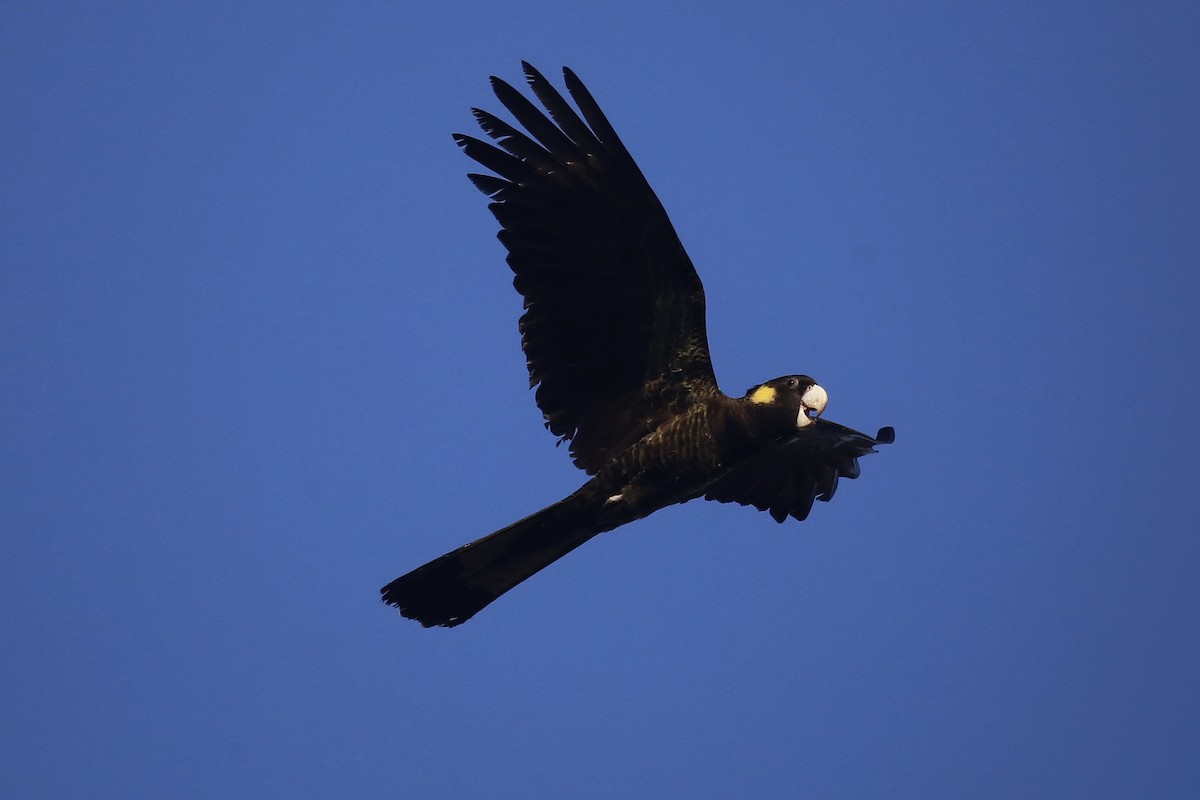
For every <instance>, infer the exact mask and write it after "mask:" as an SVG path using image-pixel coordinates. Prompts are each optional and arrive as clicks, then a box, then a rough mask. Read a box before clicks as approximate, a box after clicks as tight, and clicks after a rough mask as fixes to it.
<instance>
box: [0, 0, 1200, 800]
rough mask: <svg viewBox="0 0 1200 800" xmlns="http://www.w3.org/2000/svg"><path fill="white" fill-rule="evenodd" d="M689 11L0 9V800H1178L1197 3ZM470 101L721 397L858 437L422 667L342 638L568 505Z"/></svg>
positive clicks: (436, 642) (681, 512)
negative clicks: (508, 111)
mask: <svg viewBox="0 0 1200 800" xmlns="http://www.w3.org/2000/svg"><path fill="white" fill-rule="evenodd" d="M422 6H424V8H422ZM733 9H734V6H732V5H729V6H727V8H726V10H716V6H714V7H713V8H711V9H708V10H705V9H704V8H703V7H698V6H697V5H696V4H694V3H659V4H655V3H645V2H625V1H624V0H618V1H617V2H609V3H598V4H588V5H587V7H586V8H585V7H583V5H582V4H571V3H561V2H545V3H536V2H513V3H476V2H457V3H440V4H425V3H413V2H408V3H401V2H396V3H363V4H357V3H351V4H336V5H335V4H311V3H310V4H302V3H301V4H297V3H279V4H266V3H256V4H245V3H209V4H196V5H184V4H165V3H116V4H70V3H63V4H56V3H15V2H14V3H7V4H6V5H5V6H4V10H3V11H0V92H2V94H0V98H2V102H3V108H4V115H3V117H4V121H3V124H2V125H0V214H2V216H0V225H2V226H3V230H2V236H0V530H2V539H0V542H2V555H0V609H2V610H0V636H2V647H3V653H2V655H0V678H2V686H0V706H2V708H3V711H2V712H0V784H2V785H3V787H4V793H5V794H6V796H9V797H14V798H62V797H96V798H99V797H113V798H129V797H178V798H214V797H222V798H225V797H254V798H273V797H289V798H295V797H348V798H359V797H363V798H367V797H412V798H433V797H452V798H458V797H480V798H483V797H488V798H530V797H572V798H575V797H578V798H593V797H594V798H607V797H690V798H729V797H755V798H795V797H819V798H834V797H846V798H859V797H914V798H916V797H920V798H929V797H937V798H961V797H973V798H982V797H987V798H991V797H995V798H1011V797H1044V798H1062V797H1087V798H1130V797H1156V798H1176V797H1178V798H1183V797H1194V796H1196V794H1195V792H1196V788H1197V786H1198V785H1200V755H1198V742H1200V687H1198V675H1200V663H1198V662H1200V657H1198V656H1200V642H1198V637H1200V633H1198V632H1200V624H1198V623H1200V619H1198V618H1200V587H1198V585H1197V577H1198V575H1200V572H1198V568H1200V544H1198V541H1200V539H1198V531H1197V526H1196V523H1195V516H1196V514H1195V507H1196V497H1197V495H1196V492H1197V481H1196V478H1197V471H1198V470H1197V467H1196V463H1197V462H1196V459H1197V457H1198V456H1197V451H1198V447H1197V445H1200V441H1198V438H1200V437H1198V436H1197V431H1196V422H1195V415H1194V411H1195V408H1196V398H1197V397H1198V396H1200V394H1198V388H1200V387H1198V381H1197V372H1198V368H1200V332H1198V327H1200V326H1198V324H1197V310H1196V309H1197V300H1198V295H1200V292H1198V279H1197V271H1196V268H1197V262H1198V259H1200V191H1198V188H1197V187H1198V178H1200V169H1198V160H1200V159H1198V156H1197V143H1198V142H1200V125H1198V122H1197V113H1198V112H1197V109H1198V108H1200V91H1198V87H1200V57H1198V56H1197V51H1198V48H1197V41H1200V12H1198V11H1197V6H1196V4H1194V3H1183V2H1179V3H1154V2H1150V3H1146V2H1142V3H1112V2H1109V3H1103V2H1101V3H1095V2H1074V3H1064V2H1042V3H1007V2H1006V3H996V2H972V3H912V2H894V3H865V4H864V3H853V4H849V3H847V4H841V3H833V4H831V3H809V2H802V3H796V2H787V3H783V2H780V3H774V4H754V3H751V4H748V5H743V6H741V7H739V8H738V10H733ZM522 58H525V59H528V60H530V61H531V62H533V63H534V64H536V65H538V66H539V67H541V69H542V70H543V71H544V72H546V74H547V75H550V76H552V77H553V78H554V80H555V81H556V82H558V81H559V80H560V79H559V67H560V66H561V65H562V64H569V65H571V66H572V67H573V68H574V69H576V70H577V71H578V72H579V74H580V75H581V77H582V78H583V79H584V80H585V82H587V84H588V85H589V87H590V88H591V90H592V92H593V93H594V94H595V96H596V97H597V99H598V100H599V101H600V103H601V105H602V107H603V108H604V109H605V110H606V111H607V113H608V115H609V117H610V118H611V120H612V121H613V123H614V125H615V126H616V128H617V130H618V131H619V132H620V133H621V135H622V136H623V137H624V139H625V142H626V144H627V145H628V146H629V148H630V150H631V151H632V152H633V154H634V156H635V157H636V158H637V159H638V161H639V163H640V164H641V165H642V167H643V170H644V171H645V173H646V175H647V177H648V178H649V180H650V182H651V184H652V185H653V186H654V187H655V189H656V191H657V192H658V194H659V196H660V198H661V199H662V201H663V203H664V204H665V206H666V208H667V210H668V211H669V213H670V214H671V216H672V219H673V220H674V222H675V226H676V228H677V229H678V231H679V234H680V236H681V237H682V239H683V241H684V243H685V245H686V246H687V248H688V250H689V252H690V254H691V256H692V259H693V261H694V262H695V263H696V266H697V268H698V270H699V272H700V274H701V277H702V278H703V280H704V282H705V285H706V287H707V291H708V307H709V320H708V324H709V338H710V341H711V344H712V351H713V358H714V362H715V364H716V369H717V375H718V378H719V379H720V381H721V383H722V386H723V387H724V388H725V389H726V391H728V392H730V393H734V394H741V393H742V392H743V391H744V390H745V389H746V387H748V386H750V385H752V384H754V383H757V382H758V381H760V380H764V379H767V378H770V377H774V376H776V375H780V374H786V373H790V372H806V373H809V374H811V375H813V376H815V377H817V378H818V379H819V380H820V381H821V383H822V384H823V385H824V386H825V387H826V388H827V389H828V390H829V393H830V397H831V401H830V406H829V409H828V410H827V412H826V416H827V417H828V418H829V419H832V420H835V421H838V422H841V423H844V424H847V425H851V426H854V427H857V428H860V429H864V430H867V431H874V430H875V429H876V428H877V427H879V426H881V425H894V426H895V427H896V430H897V442H896V444H895V445H894V446H892V447H889V448H886V449H885V450H883V451H882V452H881V453H880V454H879V455H877V456H871V457H869V458H867V459H864V460H863V462H862V467H863V476H862V478H861V479H860V480H858V481H856V482H851V483H843V484H842V486H841V488H840V490H839V492H838V496H837V497H836V498H835V499H834V501H833V502H832V503H829V504H827V505H826V504H819V505H818V507H817V508H816V509H814V512H813V514H812V516H811V517H810V519H809V520H808V521H807V522H805V523H803V524H799V523H795V522H789V523H788V524H785V525H782V526H779V525H776V524H775V523H774V522H772V521H771V519H770V518H769V517H768V516H767V515H765V514H761V513H758V512H755V511H753V510H752V509H746V508H741V507H736V506H722V505H717V504H712V503H703V502H695V503H692V504H689V505H687V506H682V507H677V508H672V509H668V510H665V511H662V512H660V513H658V514H656V515H655V516H653V517H652V518H650V519H648V520H645V521H642V522H639V523H636V524H634V525H631V526H629V527H626V528H622V529H621V530H619V531H617V532H614V533H611V534H607V535H605V536H602V537H600V538H598V539H597V540H595V541H593V542H591V543H590V544H588V545H587V546H586V547H584V548H582V549H581V550H580V551H578V552H576V553H574V554H572V555H571V556H570V557H569V558H567V559H565V560H564V561H562V562H561V563H559V564H556V565H555V566H554V567H553V568H551V569H549V570H547V571H546V572H544V573H542V574H541V575H539V576H537V577H536V578H535V579H533V580H531V581H530V582H528V583H527V584H525V585H523V586H521V587H520V588H519V589H517V590H516V591H514V592H513V593H512V594H510V595H509V596H506V597H505V598H503V599H502V600H501V601H499V602H497V603H496V604H494V605H493V606H492V607H490V608H489V609H487V610H486V611H485V612H484V613H482V614H480V615H479V616H478V617H477V618H475V619H474V620H472V621H471V622H470V623H469V624H467V625H465V626H463V627H461V628H457V629H454V630H449V631H447V630H440V629H439V630H425V629H422V628H421V627H419V626H418V625H416V624H415V623H412V622H409V621H406V620H403V619H401V618H399V617H398V616H397V615H396V614H395V612H394V611H392V610H390V609H388V608H386V607H384V606H382V605H381V604H380V603H379V601H378V594H377V592H378V588H379V587H380V586H381V585H383V584H384V583H386V582H387V581H389V580H391V579H392V578H394V577H396V576H397V575H400V574H401V573H404V572H407V571H408V570H409V569H411V568H413V567H415V566H417V565H418V564H421V563H423V562H424V561H426V560H428V559H430V558H432V557H434V556H437V555H440V554H441V553H443V552H445V551H447V550H449V549H452V548H454V547H457V546H458V545H460V544H462V543H464V542H466V541H468V540H470V539H473V538H476V537H478V536H480V535H483V534H485V533H488V532H490V531H492V530H494V529H496V528H499V527H501V526H503V525H505V524H507V523H509V522H512V521H513V520H515V519H517V518H519V517H521V516H524V515H525V514H527V513H530V512H532V511H534V510H536V509H538V508H540V507H542V506H544V505H547V504H548V503H550V502H552V501H554V500H557V499H558V498H559V497H561V496H563V495H565V494H566V493H568V492H569V491H571V490H573V489H574V488H575V487H576V486H577V485H578V484H579V483H580V482H581V474H580V473H577V472H576V471H575V470H574V469H573V468H572V466H571V465H570V463H569V460H568V458H567V454H566V452H565V449H555V447H554V440H553V437H551V436H550V434H548V433H547V432H546V431H545V430H543V428H542V426H541V420H540V416H539V413H538V411H537V409H536V408H535V406H534V403H533V396H532V394H531V393H530V392H529V391H528V390H527V388H526V381H527V379H526V375H525V371H524V362H523V358H522V356H521V353H520V351H519V347H518V343H519V342H518V335H517V331H516V320H517V317H518V315H519V313H520V309H521V301H520V298H519V297H518V296H517V295H516V293H515V292H514V291H513V290H512V288H511V283H510V280H511V275H510V273H509V272H508V269H507V267H506V266H505V265H504V261H503V250H502V248H501V246H500V245H499V243H498V242H497V241H496V240H495V230H496V225H495V223H494V221H493V220H492V218H491V217H490V215H489V214H488V213H487V210H486V199H485V198H484V197H483V196H482V195H480V194H479V193H478V192H476V191H475V190H474V189H473V188H472V187H471V186H470V184H469V183H468V182H467V180H466V178H465V177H464V173H465V172H466V171H467V170H468V167H469V166H470V165H469V163H468V160H467V159H466V158H465V157H464V156H463V155H462V154H461V153H460V152H459V151H458V150H457V148H456V147H455V146H454V144H453V142H452V141H451V138H450V134H451V133H452V132H454V131H471V129H472V128H473V121H472V118H471V116H470V113H469V108H470V107H471V106H473V105H478V106H481V107H484V108H489V109H492V110H499V104H498V103H497V102H496V101H495V99H494V98H493V97H492V95H491V93H490V91H489V88H488V84H487V77H488V76H489V75H490V74H499V75H501V76H503V77H505V78H507V79H508V80H510V81H513V82H517V81H519V80H520V66H519V60H520V59H522ZM560 85H561V84H560Z"/></svg>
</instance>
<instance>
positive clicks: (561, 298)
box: [381, 64, 892, 626]
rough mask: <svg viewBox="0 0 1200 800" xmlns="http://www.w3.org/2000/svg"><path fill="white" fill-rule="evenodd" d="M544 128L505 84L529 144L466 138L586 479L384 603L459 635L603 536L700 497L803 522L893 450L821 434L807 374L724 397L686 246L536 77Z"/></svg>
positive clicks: (592, 126) (612, 143)
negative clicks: (866, 460) (869, 457)
mask: <svg viewBox="0 0 1200 800" xmlns="http://www.w3.org/2000/svg"><path fill="white" fill-rule="evenodd" d="M525 71H526V76H527V77H528V79H529V83H530V85H531V87H532V88H533V90H534V93H535V94H536V95H537V97H538V98H539V99H540V100H541V101H542V103H543V105H545V107H546V109H547V110H548V111H549V113H550V117H551V119H553V122H551V119H547V118H546V116H545V115H543V114H542V113H541V112H540V111H538V110H537V109H536V108H535V107H534V106H533V105H532V104H531V103H529V101H528V100H526V99H525V98H524V97H523V96H522V95H520V94H519V93H518V92H516V90H514V89H512V87H510V86H508V85H507V84H505V83H504V82H502V81H500V80H498V79H496V78H493V79H492V81H493V87H494V88H495V90H496V94H497V96H498V97H499V98H500V100H501V102H503V103H504V105H505V106H506V107H507V108H508V109H509V110H510V111H511V112H512V113H513V115H514V116H515V117H516V118H517V119H518V121H519V122H521V124H522V125H523V126H524V127H525V129H526V130H527V131H528V132H529V134H530V135H531V136H532V138H530V136H526V135H525V134H523V133H521V132H520V131H517V130H516V129H514V128H512V127H511V126H509V125H508V124H507V123H504V122H503V121H501V120H499V119H497V118H495V117H493V116H491V115H490V114H487V113H486V112H483V111H479V110H476V111H475V115H476V118H477V119H478V120H479V122H480V125H481V126H482V127H483V129H484V130H485V131H486V132H487V133H489V134H490V135H491V136H492V137H493V138H495V139H496V140H497V142H498V143H499V144H500V147H501V148H503V149H498V148H496V147H493V146H492V145H489V144H485V143H484V142H481V141H479V140H477V139H472V138H470V137H466V136H461V135H459V136H456V137H455V138H456V140H457V141H458V142H459V144H460V145H461V146H462V147H463V149H464V151H465V152H466V153H467V155H469V156H470V157H471V158H473V159H475V160H476V161H478V162H479V163H480V164H482V165H484V166H485V167H487V168H489V169H491V170H493V171H494V172H496V173H497V174H498V175H499V176H500V177H494V176H490V175H471V176H470V177H471V179H472V181H473V182H474V183H475V184H476V186H478V187H479V188H480V189H481V190H482V191H484V192H485V193H486V194H488V195H489V196H491V197H492V198H493V200H494V201H495V202H493V203H492V205H491V210H492V212H493V213H494V214H495V215H496V218H497V219H498V220H499V221H500V223H501V227H502V231H501V234H500V239H501V241H502V242H503V243H504V244H505V246H506V247H507V249H508V251H509V258H508V261H509V265H510V266H511V267H512V269H513V272H514V274H515V277H514V281H513V283H514V286H515V287H516V288H517V290H518V291H519V292H520V293H521V294H522V295H523V296H524V298H525V314H524V315H523V316H522V318H521V325H520V329H521V334H522V347H523V349H524V351H525V354H526V358H527V361H528V366H529V373H530V382H531V385H534V386H537V387H538V391H537V401H538V405H539V407H540V408H541V409H542V412H543V414H544V416H545V418H546V425H547V427H548V428H549V429H550V430H551V431H552V432H553V433H555V434H556V435H558V436H560V437H561V438H562V439H564V440H570V442H571V455H572V457H573V459H574V461H575V463H576V464H577V465H578V466H579V467H580V468H582V469H584V470H585V471H586V472H587V473H589V475H591V478H590V479H589V480H588V481H587V482H586V483H584V485H583V486H582V487H580V488H579V490H578V491H576V492H575V493H574V494H572V495H570V496H569V497H567V498H565V499H563V500H561V501H559V502H558V503H555V504H554V505H551V506H549V507H547V508H545V509H543V510H542V511H539V512H538V513H536V514H534V515H532V516H530V517H526V518H525V519H523V520H520V521H519V522H516V523H513V524H512V525H510V526H508V527H507V528H503V529H501V530H499V531H497V532H495V533H493V534H491V535H489V536H486V537H484V538H482V539H479V540H478V541H475V542H472V543H470V544H468V545H465V546H463V547H461V548H459V549H458V550H455V551H453V552H450V553H447V554H446V555H444V556H442V557H440V558H438V559H435V560H433V561H431V562H429V563H428V564H426V565H424V566H422V567H418V568H417V569H415V570H413V571H412V572H410V573H408V574H407V575H404V576H402V577H400V578H397V579H396V580H395V581H393V582H391V583H390V584H388V585H387V586H385V587H384V588H383V589H382V590H381V591H382V594H383V599H384V601H385V602H387V603H389V604H391V605H393V606H396V607H397V608H398V609H399V610H400V612H401V613H402V614H403V615H405V616H407V617H410V618H412V619H416V620H417V621H419V622H421V623H422V624H423V625H426V626H432V625H445V626H453V625H458V624H461V623H462V622H465V621H466V620H467V619H469V618H470V617H471V616H473V615H474V614H475V613H477V612H478V611H479V610H480V609H482V608H483V607H484V606H486V605H487V604H489V603H490V602H491V601H492V600H494V599H496V598H497V597H499V596H500V595H501V594H503V593H504V592H506V591H508V590H509V589H511V588H513V587H514V586H516V585H517V584H518V583H520V582H521V581H523V580H525V579H526V578H528V577H529V576H531V575H533V574H534V573H536V572H537V571H539V570H541V569H542V568H543V567H546V566H547V565H549V564H551V563H553V562H554V561H556V560H557V559H559V558H561V557H562V556H564V555H566V554H567V553H569V552H570V551H571V550H574V549H575V548H576V547H578V546H580V545H581V544H583V543H584V542H586V541H588V540H589V539H591V538H592V537H593V536H596V535H597V534H599V533H603V532H605V531H609V530H612V529H613V528H616V527H618V526H621V525H624V524H626V523H629V522H633V521H634V520H638V519H641V518H642V517H645V516H647V515H649V514H651V513H653V512H654V511H657V510H658V509H660V508H664V507H666V506H669V505H674V504H676V503H682V502H685V501H688V500H691V499H694V498H697V497H702V496H703V497H706V498H708V499H712V500H718V501H721V502H737V503H742V504H745V505H752V506H755V507H757V508H760V509H763V510H769V511H770V513H771V515H772V516H773V517H774V518H775V519H776V520H777V521H782V520H783V519H785V518H787V517H788V516H792V517H794V518H796V519H804V518H805V517H807V515H808V512H809V509H810V508H811V506H812V503H813V501H814V500H815V499H821V500H828V499H829V498H830V497H832V496H833V492H834V490H835V489H836V487H837V481H838V478H839V476H840V477H848V478H854V477H857V476H858V463H857V458H858V457H859V456H861V455H864V454H866V453H870V452H873V447H874V446H875V445H876V444H880V443H887V442H890V441H891V440H892V433H891V429H890V428H885V429H882V430H881V431H880V433H879V434H878V435H877V437H875V438H872V437H869V436H867V435H866V434H862V433H859V432H857V431H853V430H851V429H849V428H845V427H842V426H841V425H837V424H836V423H832V422H827V421H825V420H821V419H818V416H819V415H820V413H821V411H823V410H824V407H825V403H826V401H827V396H826V394H825V391H824V389H822V388H821V387H820V386H818V385H817V384H816V382H815V381H813V380H812V379H811V378H809V377H807V376H805V375H791V376H785V377H782V378H776V379H775V380H772V381H768V382H766V383H764V384H760V385H759V386H756V387H754V388H752V389H751V390H750V391H748V392H747V393H746V395H745V396H744V397H741V398H732V397H728V396H726V395H725V394H723V393H722V392H721V391H720V390H719V389H718V388H717V384H716V378H715V376H714V373H713V369H712V363H711V361H710V360H709V355H708V342H707V334H706V331H705V326H704V290H703V286H702V285H701V283H700V279H699V277H698V276H697V275H696V272H695V270H694V268H693V267H692V265H691V261H690V260H689V259H688V257H687V254H686V252H684V250H683V247H682V245H681V244H680V243H679V240H678V238H677V237H676V236H675V232H674V229H673V228H672V226H671V223H670V221H669V220H668V218H667V216H666V212H665V211H663V209H662V206H661V205H660V204H659V202H658V200H657V198H656V197H655V196H654V193H653V191H651V189H650V187H649V185H648V184H647V183H646V181H645V178H644V177H642V174H641V172H640V170H639V169H638V168H637V165H636V164H635V163H634V162H633V159H632V158H631V157H630V156H629V154H628V152H627V151H626V150H625V148H624V146H623V145H622V144H621V142H620V140H619V139H618V138H617V136H616V133H615V132H613V130H612V128H611V125H609V123H608V121H607V119H606V118H605V117H604V115H603V113H602V112H601V111H600V109H599V107H598V106H597V105H596V104H595V101H594V100H593V99H592V98H591V95H590V94H588V92H587V90H586V89H585V88H584V87H583V84H582V83H580V82H579V80H578V78H576V77H575V76H574V74H573V73H571V72H570V70H564V74H565V76H566V80H567V86H568V88H569V89H570V92H571V95H572V97H573V98H574V99H575V101H576V103H577V104H578V105H579V107H580V110H581V111H582V113H583V118H580V116H579V115H578V114H576V113H575V111H574V110H573V109H572V108H571V107H570V106H569V105H568V104H567V103H566V101H565V100H564V99H563V98H562V97H561V95H559V94H558V92H557V91H556V90H555V89H554V88H553V87H552V86H551V85H550V84H549V82H548V81H546V79H545V78H544V77H542V76H541V75H540V74H539V73H537V71H536V70H534V69H533V68H532V67H530V66H529V65H528V64H526V65H525Z"/></svg>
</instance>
